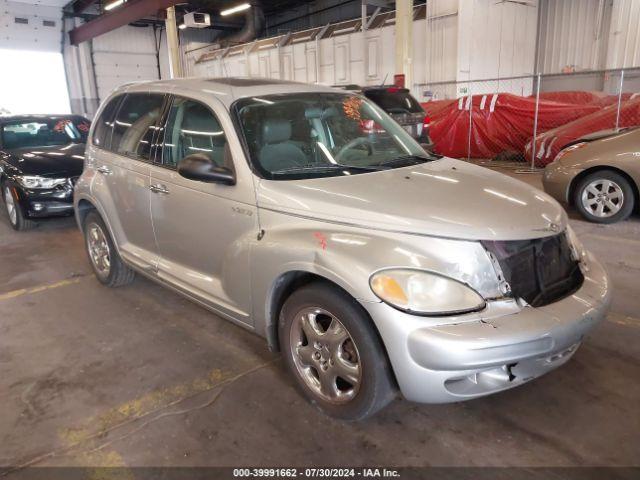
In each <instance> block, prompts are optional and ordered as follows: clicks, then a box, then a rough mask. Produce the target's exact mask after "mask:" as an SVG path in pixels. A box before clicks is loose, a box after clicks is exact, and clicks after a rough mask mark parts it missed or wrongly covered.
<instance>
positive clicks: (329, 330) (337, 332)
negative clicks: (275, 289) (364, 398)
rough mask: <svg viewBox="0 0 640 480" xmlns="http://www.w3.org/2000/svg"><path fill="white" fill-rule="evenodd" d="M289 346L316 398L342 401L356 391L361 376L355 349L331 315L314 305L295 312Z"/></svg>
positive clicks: (349, 336)
mask: <svg viewBox="0 0 640 480" xmlns="http://www.w3.org/2000/svg"><path fill="white" fill-rule="evenodd" d="M291 348H292V349H293V354H294V362H295V365H296V368H297V369H298V373H299V374H300V376H301V378H302V379H303V380H304V382H305V383H306V384H307V386H308V387H309V388H310V389H311V390H313V391H314V392H315V393H316V394H317V395H318V396H319V397H320V398H322V399H323V400H325V401H326V402H330V403H343V402H347V401H349V400H351V399H352V398H353V397H354V396H355V395H356V394H357V392H358V388H359V386H360V380H361V375H362V372H361V369H360V364H359V356H358V349H357V348H356V345H355V343H354V341H353V338H351V335H350V334H349V332H348V331H347V329H346V328H345V327H344V325H343V324H342V322H340V320H339V319H338V318H336V317H335V316H334V315H332V314H331V313H329V312H328V311H326V310H324V309H322V308H317V307H315V308H305V309H303V310H302V311H300V312H298V313H297V314H296V315H295V320H294V322H293V325H292V328H291Z"/></svg>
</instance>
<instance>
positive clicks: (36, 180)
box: [17, 175, 68, 188]
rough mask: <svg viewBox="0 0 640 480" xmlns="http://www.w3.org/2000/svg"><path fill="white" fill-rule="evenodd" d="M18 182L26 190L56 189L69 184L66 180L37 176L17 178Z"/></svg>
mask: <svg viewBox="0 0 640 480" xmlns="http://www.w3.org/2000/svg"><path fill="white" fill-rule="evenodd" d="M17 180H18V182H19V183H20V185H22V186H23V187H25V188H54V187H57V186H58V185H64V184H65V183H67V181H68V180H67V179H66V178H47V177H38V176H35V175H22V176H19V177H17Z"/></svg>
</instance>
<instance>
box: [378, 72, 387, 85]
mask: <svg viewBox="0 0 640 480" xmlns="http://www.w3.org/2000/svg"><path fill="white" fill-rule="evenodd" d="M388 76H389V72H387V73H385V74H384V78H383V79H382V83H381V84H380V86H381V87H382V86H384V83H385V82H386V81H387V77H388Z"/></svg>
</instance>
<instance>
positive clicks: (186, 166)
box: [178, 153, 236, 185]
mask: <svg viewBox="0 0 640 480" xmlns="http://www.w3.org/2000/svg"><path fill="white" fill-rule="evenodd" d="M178 173H179V174H180V175H181V176H183V177H184V178H188V179H189V180H196V181H198V182H205V183H221V184H223V185H235V184H236V175H235V173H234V172H233V170H231V169H230V168H228V167H219V166H217V165H216V164H215V163H213V161H212V160H211V159H210V158H209V157H208V156H207V155H205V154H204V153H194V154H192V155H188V156H186V157H184V158H183V159H182V160H180V162H178Z"/></svg>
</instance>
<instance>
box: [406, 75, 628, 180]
mask: <svg viewBox="0 0 640 480" xmlns="http://www.w3.org/2000/svg"><path fill="white" fill-rule="evenodd" d="M412 93H413V94H414V96H415V97H416V98H417V99H418V100H419V101H420V102H421V103H422V104H423V106H424V107H425V109H426V110H427V113H428V114H429V116H430V117H431V128H430V134H431V137H432V141H433V142H434V144H435V149H436V151H437V152H438V153H442V154H445V155H447V156H452V157H455V158H464V159H467V160H472V159H473V160H476V161H479V162H489V161H491V162H495V161H503V162H505V161H506V162H510V163H509V165H510V166H512V167H513V168H519V169H522V168H523V166H524V165H523V162H526V164H527V165H528V166H529V168H530V170H532V171H533V170H536V169H538V168H541V167H544V166H545V165H547V164H548V163H551V162H552V161H553V160H554V158H555V156H556V155H557V153H558V152H559V151H560V150H561V149H562V148H564V147H566V146H567V145H569V144H571V143H572V142H575V141H576V140H578V139H579V138H582V137H584V136H589V135H594V134H600V132H608V131H612V132H615V131H620V130H622V129H626V128H630V127H635V126H640V68H631V69H616V70H600V71H589V72H568V73H561V74H550V75H530V76H518V77H508V78H495V79H486V80H470V81H457V82H434V83H426V84H424V83H423V84H415V85H414V86H413V89H412ZM503 165H505V166H507V164H505V163H503Z"/></svg>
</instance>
